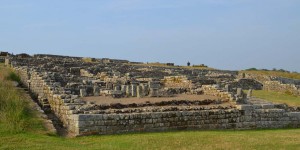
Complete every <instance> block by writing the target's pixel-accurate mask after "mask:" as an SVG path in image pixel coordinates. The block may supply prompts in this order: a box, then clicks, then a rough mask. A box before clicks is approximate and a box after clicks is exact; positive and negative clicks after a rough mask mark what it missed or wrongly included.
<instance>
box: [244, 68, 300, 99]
mask: <svg viewBox="0 0 300 150" xmlns="http://www.w3.org/2000/svg"><path fill="white" fill-rule="evenodd" d="M239 78H246V79H253V80H256V81H259V82H260V83H262V84H263V90H269V91H276V92H282V93H285V92H288V93H291V94H293V95H298V96H300V80H296V79H288V78H281V77H273V76H267V75H259V74H251V73H240V74H239Z"/></svg>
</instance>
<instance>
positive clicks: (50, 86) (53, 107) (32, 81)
mask: <svg viewBox="0 0 300 150" xmlns="http://www.w3.org/2000/svg"><path fill="white" fill-rule="evenodd" d="M14 69H15V71H16V72H17V73H18V74H19V75H20V78H21V81H22V83H23V85H25V86H26V87H27V88H28V89H30V91H31V92H32V93H33V94H34V95H35V97H36V98H37V100H38V103H39V104H40V106H41V107H42V108H44V109H46V110H48V111H52V112H53V113H54V114H55V115H56V116H57V117H58V118H59V119H60V120H61V121H62V123H63V125H64V126H65V127H66V128H70V131H72V130H71V129H73V128H74V126H73V125H74V124H72V123H70V117H71V115H72V114H74V113H76V111H73V110H72V109H71V108H75V107H81V106H83V105H84V102H83V101H82V100H80V99H78V96H77V95H72V94H70V93H69V92H68V91H65V90H63V89H61V88H60V87H59V84H57V83H56V82H55V81H53V80H50V79H49V78H47V76H45V75H43V74H42V73H41V72H38V71H35V70H29V69H28V68H27V67H16V68H14Z"/></svg>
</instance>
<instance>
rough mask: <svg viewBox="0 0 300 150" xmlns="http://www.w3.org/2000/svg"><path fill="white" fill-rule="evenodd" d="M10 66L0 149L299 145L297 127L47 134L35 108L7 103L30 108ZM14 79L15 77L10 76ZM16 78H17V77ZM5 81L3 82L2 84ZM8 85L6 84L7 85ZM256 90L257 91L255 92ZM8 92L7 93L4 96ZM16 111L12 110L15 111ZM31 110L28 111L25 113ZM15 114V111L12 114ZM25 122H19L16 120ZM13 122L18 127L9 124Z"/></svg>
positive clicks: (0, 76) (1, 75)
mask: <svg viewBox="0 0 300 150" xmlns="http://www.w3.org/2000/svg"><path fill="white" fill-rule="evenodd" d="M7 76H10V70H8V69H7V68H4V67H3V65H0V89H1V90H2V91H0V94H1V95H2V96H1V97H0V100H1V103H0V106H1V109H0V114H1V116H3V115H6V114H7V112H10V113H11V114H12V115H11V116H10V117H12V118H15V119H17V120H13V121H10V122H9V121H7V120H5V119H7V117H6V118H5V117H1V120H0V149H18V150H19V149H26V150H27V149H29V150H30V149H41V150H44V149H55V150H69V149H70V150H77V149H78V150H79V149H80V150H82V149H97V150H98V149H141V150H147V149H166V150H168V149H172V150H173V149H179V150H185V149H195V150H198V149H242V150H244V149H299V148H300V129H278V130H248V131H234V130H230V131H176V132H164V133H135V134H123V135H105V136H86V137H77V138H63V137H59V136H56V135H53V134H49V132H48V131H46V130H45V129H44V128H43V126H42V121H41V120H40V118H37V117H36V115H35V113H36V112H35V111H33V110H31V111H18V110H16V108H14V107H6V108H4V107H3V106H4V105H3V103H5V106H6V105H10V104H15V102H19V103H20V104H21V105H18V109H20V110H23V109H24V110H27V108H30V103H29V100H28V99H26V98H25V97H24V95H23V93H22V91H19V90H16V89H15V88H12V86H11V85H10V84H9V81H6V80H7V79H10V78H7ZM12 77H13V79H14V78H15V77H14V76H12ZM16 79H17V78H16ZM3 83H5V85H3ZM7 87H9V88H7ZM255 93H256V92H255ZM5 96H7V97H5ZM14 112H15V113H14ZM28 112H30V113H28ZM13 114H14V115H13ZM20 121H21V122H24V124H22V126H19V123H20ZM9 126H16V127H19V128H9Z"/></svg>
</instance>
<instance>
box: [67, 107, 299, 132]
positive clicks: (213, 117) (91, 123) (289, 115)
mask: <svg viewBox="0 0 300 150" xmlns="http://www.w3.org/2000/svg"><path fill="white" fill-rule="evenodd" d="M71 120H72V121H71V122H72V123H73V124H75V127H76V128H74V131H73V132H74V133H76V135H90V134H116V133H128V132H152V131H171V130H195V129H197V130H207V129H259V128H284V127H299V126H300V112H287V111H285V110H284V109H278V108H275V107H274V105H237V107H236V108H235V109H212V110H199V111H174V112H172V111H170V112H156V113H130V114H77V115H73V116H72V119H71Z"/></svg>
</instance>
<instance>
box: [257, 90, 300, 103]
mask: <svg viewBox="0 0 300 150" xmlns="http://www.w3.org/2000/svg"><path fill="white" fill-rule="evenodd" d="M253 96H255V97H258V98H261V99H265V100H268V101H271V102H274V103H285V104H288V105H289V106H300V96H293V95H290V94H286V93H279V92H273V91H265V90H255V91H253Z"/></svg>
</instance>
